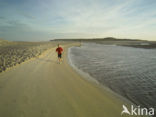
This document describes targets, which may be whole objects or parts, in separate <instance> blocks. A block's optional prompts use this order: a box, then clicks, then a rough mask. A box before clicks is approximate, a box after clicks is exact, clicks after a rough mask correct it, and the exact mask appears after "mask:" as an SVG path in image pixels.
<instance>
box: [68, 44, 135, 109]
mask: <svg viewBox="0 0 156 117" xmlns="http://www.w3.org/2000/svg"><path fill="white" fill-rule="evenodd" d="M72 47H74V46H72ZM72 47H70V48H68V55H67V57H68V64H69V65H70V66H71V67H72V68H73V70H75V71H76V72H77V73H78V74H80V75H81V76H82V77H83V78H84V79H85V80H86V81H88V82H91V83H93V84H94V85H97V86H99V87H100V88H102V89H104V90H105V91H107V92H108V93H110V94H112V95H114V96H115V97H117V98H120V99H121V100H122V101H125V102H127V104H131V105H135V106H136V104H135V103H134V102H133V101H131V100H129V99H127V98H126V97H124V96H122V95H120V94H118V93H116V92H114V91H113V90H112V89H110V88H109V87H107V86H104V85H103V84H101V83H100V82H99V81H97V80H96V79H95V78H94V77H92V76H91V75H90V74H89V73H86V72H84V71H82V70H81V69H79V68H78V67H77V66H75V65H74V64H73V63H72V61H71V58H70V57H69V54H70V51H71V48H72Z"/></svg>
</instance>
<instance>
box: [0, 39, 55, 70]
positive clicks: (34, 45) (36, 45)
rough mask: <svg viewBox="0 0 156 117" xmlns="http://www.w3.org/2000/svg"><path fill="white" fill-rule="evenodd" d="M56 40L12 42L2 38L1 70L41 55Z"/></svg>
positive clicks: (0, 49)
mask: <svg viewBox="0 0 156 117" xmlns="http://www.w3.org/2000/svg"><path fill="white" fill-rule="evenodd" d="M54 45H55V43H54V42H10V41H5V40H2V39H0V72H2V71H5V70H6V69H7V68H9V67H13V66H15V65H17V64H20V63H22V62H24V61H26V60H28V59H30V58H33V57H37V56H39V55H41V53H42V52H44V51H45V50H47V49H49V48H51V47H53V46H54Z"/></svg>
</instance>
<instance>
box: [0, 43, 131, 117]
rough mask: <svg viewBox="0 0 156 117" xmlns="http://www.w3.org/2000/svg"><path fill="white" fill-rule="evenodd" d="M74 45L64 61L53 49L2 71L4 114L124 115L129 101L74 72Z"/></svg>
mask: <svg viewBox="0 0 156 117" xmlns="http://www.w3.org/2000/svg"><path fill="white" fill-rule="evenodd" d="M70 46H72V45H64V46H63V47H64V49H65V52H64V54H63V58H64V60H63V62H62V64H58V63H57V55H56V52H55V48H51V49H49V50H47V51H46V52H45V53H44V54H42V55H41V56H40V57H37V58H35V59H32V60H31V61H27V62H24V63H23V64H20V65H18V66H17V67H13V68H12V69H10V70H8V71H6V72H2V73H0V117H121V111H122V105H123V104H125V105H126V104H127V103H126V102H125V101H122V100H121V99H120V98H119V97H117V96H115V95H113V94H111V93H109V92H108V91H106V90H104V89H102V88H101V87H99V86H98V85H96V84H94V83H92V82H89V81H87V80H86V79H84V78H83V76H81V75H80V74H78V73H77V72H76V71H74V70H73V69H72V67H71V66H70V65H69V64H68V62H67V61H68V60H67V49H68V47H70ZM124 117H125V116H124ZM126 117H127V116H126ZM131 117H132V116H131Z"/></svg>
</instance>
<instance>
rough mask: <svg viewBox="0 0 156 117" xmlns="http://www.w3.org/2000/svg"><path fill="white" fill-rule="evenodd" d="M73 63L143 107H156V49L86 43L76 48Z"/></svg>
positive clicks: (70, 54)
mask: <svg viewBox="0 0 156 117" xmlns="http://www.w3.org/2000/svg"><path fill="white" fill-rule="evenodd" d="M69 58H70V61H71V62H72V64H74V66H76V67H77V68H78V69H80V70H82V71H83V72H86V73H88V74H89V75H90V76H92V77H93V78H95V79H96V80H97V81H98V82H99V83H101V84H102V85H104V86H107V87H109V88H110V89H111V90H113V91H114V92H116V93H118V94H120V95H122V96H124V97H126V98H127V99H129V100H130V101H132V102H133V103H135V104H137V105H141V106H143V107H154V108H156V49H141V48H132V47H122V46H115V45H102V44H95V43H84V44H82V46H81V47H72V48H71V49H70V53H69Z"/></svg>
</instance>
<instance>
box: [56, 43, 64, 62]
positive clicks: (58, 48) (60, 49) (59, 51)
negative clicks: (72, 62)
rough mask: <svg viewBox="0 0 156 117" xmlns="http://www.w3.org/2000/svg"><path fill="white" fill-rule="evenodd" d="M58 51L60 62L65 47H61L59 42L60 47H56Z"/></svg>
mask: <svg viewBox="0 0 156 117" xmlns="http://www.w3.org/2000/svg"><path fill="white" fill-rule="evenodd" d="M56 52H57V53H58V61H59V63H61V60H62V52H63V48H62V47H60V45H59V44H58V47H57V48H56Z"/></svg>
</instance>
